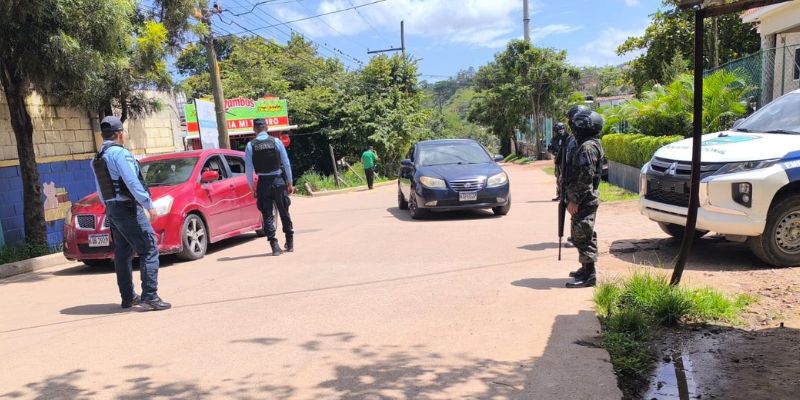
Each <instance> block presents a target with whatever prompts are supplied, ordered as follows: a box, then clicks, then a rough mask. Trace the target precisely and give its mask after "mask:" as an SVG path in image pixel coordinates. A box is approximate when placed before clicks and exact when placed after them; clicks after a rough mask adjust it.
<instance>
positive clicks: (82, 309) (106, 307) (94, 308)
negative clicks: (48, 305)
mask: <svg viewBox="0 0 800 400" xmlns="http://www.w3.org/2000/svg"><path fill="white" fill-rule="evenodd" d="M140 311H141V310H140V309H137V308H136V307H133V308H122V307H120V306H119V304H113V303H108V304H86V305H83V306H75V307H69V308H65V309H63V310H61V314H64V315H111V314H123V313H129V312H140Z"/></svg>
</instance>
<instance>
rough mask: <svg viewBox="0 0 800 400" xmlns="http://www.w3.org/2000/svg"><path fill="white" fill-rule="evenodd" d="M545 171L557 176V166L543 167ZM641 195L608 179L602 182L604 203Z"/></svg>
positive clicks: (601, 188)
mask: <svg viewBox="0 0 800 400" xmlns="http://www.w3.org/2000/svg"><path fill="white" fill-rule="evenodd" d="M542 170H543V171H544V173H546V174H547V175H551V176H555V175H556V168H555V167H544V168H542ZM638 198H639V195H638V194H636V193H631V192H629V191H627V190H625V189H623V188H621V187H619V186H617V185H614V184H611V183H608V182H606V181H601V182H600V201H601V202H602V203H613V202H615V201H627V200H637V199H638Z"/></svg>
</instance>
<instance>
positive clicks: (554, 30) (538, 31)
mask: <svg viewBox="0 0 800 400" xmlns="http://www.w3.org/2000/svg"><path fill="white" fill-rule="evenodd" d="M580 29H581V27H580V26H572V25H565V24H550V25H545V26H542V27H537V28H533V29H531V40H533V41H534V42H535V41H539V40H542V39H544V38H546V37H548V36H552V35H558V34H563V33H570V32H575V31H577V30H580Z"/></svg>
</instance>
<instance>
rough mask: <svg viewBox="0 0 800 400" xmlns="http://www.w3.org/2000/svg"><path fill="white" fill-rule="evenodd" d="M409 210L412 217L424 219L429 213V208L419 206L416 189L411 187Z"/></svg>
mask: <svg viewBox="0 0 800 400" xmlns="http://www.w3.org/2000/svg"><path fill="white" fill-rule="evenodd" d="M408 212H409V214H411V218H412V219H423V218H425V216H427V215H428V210H425V209H421V208H419V207H418V206H417V195H416V194H415V193H414V189H413V188H412V189H411V199H410V200H409V201H408Z"/></svg>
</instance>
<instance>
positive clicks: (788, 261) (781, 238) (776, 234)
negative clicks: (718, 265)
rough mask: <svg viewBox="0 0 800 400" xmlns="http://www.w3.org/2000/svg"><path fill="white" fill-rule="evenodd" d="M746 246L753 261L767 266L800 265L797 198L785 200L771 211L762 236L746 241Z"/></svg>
mask: <svg viewBox="0 0 800 400" xmlns="http://www.w3.org/2000/svg"><path fill="white" fill-rule="evenodd" d="M747 244H748V245H749V246H750V250H752V251H753V253H754V254H755V255H756V257H758V258H759V259H761V260H762V261H764V262H766V263H768V264H772V265H775V266H778V267H791V266H796V265H800V196H794V197H789V198H787V199H784V200H782V201H781V202H779V203H778V204H777V205H776V206H775V207H773V208H772V210H770V212H769V215H767V226H766V227H765V228H764V233H762V234H761V235H760V236H753V237H750V238H748V239H747Z"/></svg>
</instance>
